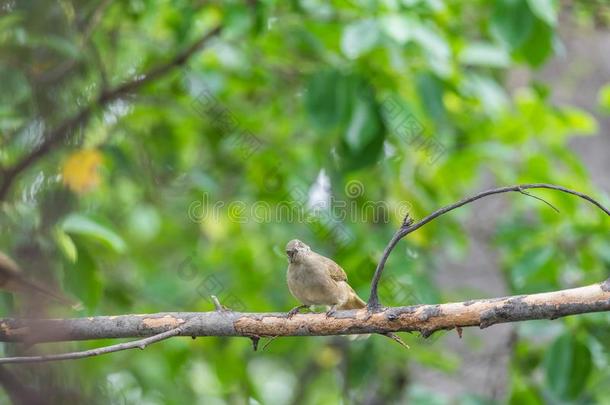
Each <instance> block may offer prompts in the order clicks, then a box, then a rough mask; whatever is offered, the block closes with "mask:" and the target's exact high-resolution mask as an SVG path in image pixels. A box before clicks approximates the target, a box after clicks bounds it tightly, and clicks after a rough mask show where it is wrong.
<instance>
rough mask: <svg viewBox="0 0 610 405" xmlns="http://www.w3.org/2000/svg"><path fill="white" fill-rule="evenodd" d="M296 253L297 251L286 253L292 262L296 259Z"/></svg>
mask: <svg viewBox="0 0 610 405" xmlns="http://www.w3.org/2000/svg"><path fill="white" fill-rule="evenodd" d="M295 253H296V250H287V251H286V255H287V256H288V259H290V261H292V259H293V258H294V254H295Z"/></svg>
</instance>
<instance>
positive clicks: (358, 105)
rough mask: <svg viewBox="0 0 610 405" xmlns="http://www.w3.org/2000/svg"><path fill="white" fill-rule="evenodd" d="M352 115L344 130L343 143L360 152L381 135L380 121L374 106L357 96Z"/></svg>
mask: <svg viewBox="0 0 610 405" xmlns="http://www.w3.org/2000/svg"><path fill="white" fill-rule="evenodd" d="M354 104H355V105H354V108H353V111H352V117H351V119H350V123H349V126H348V128H347V131H346V132H345V143H346V144H347V146H348V147H349V148H350V150H351V151H353V152H357V153H358V152H362V151H364V149H365V148H366V146H367V145H369V144H370V143H371V142H372V141H374V140H375V138H376V137H378V136H382V134H381V132H380V131H381V123H380V122H379V119H378V117H377V116H378V114H377V111H376V110H375V106H374V105H373V104H372V103H370V102H369V101H368V100H363V99H361V98H357V99H356V101H355V103H354Z"/></svg>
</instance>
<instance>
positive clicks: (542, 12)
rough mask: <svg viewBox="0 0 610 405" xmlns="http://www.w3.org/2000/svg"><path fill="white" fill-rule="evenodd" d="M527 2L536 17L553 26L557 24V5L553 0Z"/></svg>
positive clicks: (529, 0)
mask: <svg viewBox="0 0 610 405" xmlns="http://www.w3.org/2000/svg"><path fill="white" fill-rule="evenodd" d="M527 4H528V5H529V7H530V10H532V13H534V15H535V16H536V17H538V18H540V19H541V20H542V21H544V22H545V23H547V24H548V25H550V26H551V27H554V26H555V25H556V24H557V7H556V5H555V2H554V1H553V0H527Z"/></svg>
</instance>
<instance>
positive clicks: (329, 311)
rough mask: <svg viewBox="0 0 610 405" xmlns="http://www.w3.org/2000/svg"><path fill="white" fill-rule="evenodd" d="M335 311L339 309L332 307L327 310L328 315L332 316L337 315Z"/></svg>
mask: <svg viewBox="0 0 610 405" xmlns="http://www.w3.org/2000/svg"><path fill="white" fill-rule="evenodd" d="M335 313H337V309H336V308H335V307H332V308H331V309H329V310H328V311H326V317H327V318H330V317H331V316H333V315H335Z"/></svg>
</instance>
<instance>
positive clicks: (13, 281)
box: [0, 252, 79, 308]
mask: <svg viewBox="0 0 610 405" xmlns="http://www.w3.org/2000/svg"><path fill="white" fill-rule="evenodd" d="M0 289H2V290H6V291H9V292H16V293H27V294H32V293H34V294H40V295H41V296H43V297H47V298H51V299H53V300H55V301H58V302H61V303H63V304H66V305H70V306H72V307H74V308H77V307H78V306H79V304H78V303H75V302H73V301H71V300H69V299H68V298H65V297H63V296H62V295H61V294H59V293H56V292H54V291H52V290H50V289H48V288H46V287H43V286H41V285H39V284H38V283H35V282H34V281H30V280H28V279H26V278H25V276H24V275H23V272H22V271H21V269H20V268H19V266H18V265H17V263H15V262H14V261H13V259H11V258H10V257H8V256H7V255H5V254H4V253H2V252H0Z"/></svg>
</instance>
